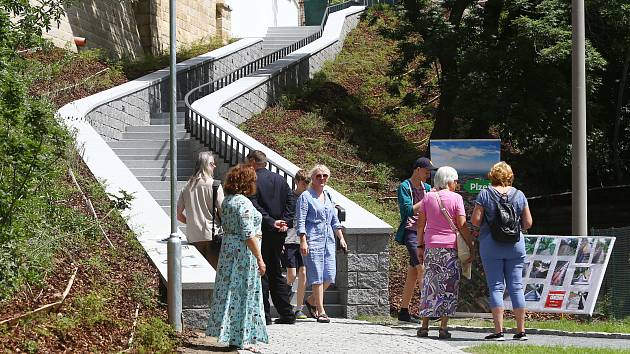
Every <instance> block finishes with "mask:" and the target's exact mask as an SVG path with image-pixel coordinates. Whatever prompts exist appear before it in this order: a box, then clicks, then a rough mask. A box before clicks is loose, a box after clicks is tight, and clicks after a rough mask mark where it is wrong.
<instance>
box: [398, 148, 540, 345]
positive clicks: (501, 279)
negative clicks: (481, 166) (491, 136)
mask: <svg viewBox="0 0 630 354" xmlns="http://www.w3.org/2000/svg"><path fill="white" fill-rule="evenodd" d="M436 170H437V171H436ZM432 171H436V172H435V175H434V178H433V181H434V186H431V185H429V184H428V183H427V182H426V181H427V180H428V178H429V177H430V176H431V172H432ZM488 178H489V179H490V184H491V185H490V187H488V188H487V189H484V190H482V191H481V192H480V193H479V195H478V196H477V198H476V200H475V207H474V209H473V211H472V215H471V220H470V222H471V227H470V228H469V227H468V226H467V223H466V211H465V209H464V202H463V198H462V196H461V195H460V194H458V193H456V192H455V191H457V190H458V189H459V180H458V174H457V171H456V170H455V169H454V168H452V167H449V166H443V167H440V168H436V167H435V166H434V165H433V164H432V162H431V161H430V160H429V159H427V158H424V157H421V158H418V159H417V160H416V161H415V162H414V164H413V167H412V174H411V177H410V178H409V179H406V180H404V181H403V182H402V183H401V184H400V186H399V188H398V204H399V209H400V216H401V223H400V226H399V228H398V230H397V233H396V240H397V241H398V242H399V243H401V244H404V245H405V246H406V247H407V251H408V253H409V267H408V270H407V278H406V282H405V287H404V290H403V297H402V302H401V305H400V310H399V313H398V319H399V320H401V321H411V322H415V321H416V320H417V319H418V320H419V319H421V325H420V328H419V329H418V332H417V335H418V336H419V337H428V335H429V320H430V319H431V318H439V319H440V327H439V330H438V338H440V339H448V338H450V337H451V334H450V333H449V331H448V328H447V325H448V319H449V317H451V316H453V315H454V314H455V311H456V310H457V303H458V297H459V281H460V278H461V276H462V266H463V265H468V264H469V263H471V262H472V261H473V260H474V257H475V252H470V257H468V259H465V260H460V259H459V258H458V242H457V238H458V234H459V235H460V236H459V237H461V239H462V240H463V241H464V242H465V245H466V246H467V247H468V248H469V249H470V250H474V248H473V247H474V242H475V240H476V241H478V242H479V251H480V255H481V261H482V264H483V267H484V270H485V273H486V280H487V285H488V289H489V293H490V307H491V309H492V316H493V320H494V325H495V330H494V333H492V334H490V335H488V336H486V337H485V339H487V340H499V341H501V340H504V338H505V337H504V333H503V312H504V306H503V293H504V291H505V288H506V287H507V290H508V293H509V296H510V299H511V301H512V307H513V311H514V316H515V319H516V325H517V328H516V334H514V337H513V338H514V339H516V340H527V335H526V334H525V299H524V294H523V283H522V270H523V265H524V261H525V243H524V238H523V237H522V235H520V237H519V238H518V240H517V241H515V242H501V241H497V240H496V239H495V237H494V236H493V235H492V230H491V225H493V224H494V223H495V222H496V221H497V220H496V219H497V203H496V201H497V200H500V199H502V198H503V199H504V200H506V201H507V202H508V203H510V204H511V205H512V206H513V208H514V210H515V214H516V215H518V222H519V223H520V229H522V230H527V229H529V228H530V227H531V225H532V217H531V213H530V211H529V207H528V204H527V199H526V198H525V195H524V194H523V192H521V191H519V190H518V189H516V188H514V187H512V183H513V181H514V173H513V172H512V168H511V167H510V165H508V164H507V163H505V162H499V163H496V164H495V165H493V166H492V168H491V169H490V171H489V173H488ZM519 232H520V231H519ZM416 284H420V287H421V289H422V290H421V295H420V296H421V299H420V313H419V317H420V318H413V317H412V315H411V314H410V313H409V304H410V302H411V298H412V296H413V292H414V288H415V287H416Z"/></svg>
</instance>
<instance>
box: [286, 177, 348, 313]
mask: <svg viewBox="0 0 630 354" xmlns="http://www.w3.org/2000/svg"><path fill="white" fill-rule="evenodd" d="M329 177H330V170H329V169H328V167H326V166H325V165H316V166H315V167H313V169H312V170H311V187H310V188H309V189H307V190H306V191H305V192H304V193H302V194H301V195H300V197H299V198H298V200H297V205H296V208H295V209H296V217H295V219H296V220H297V226H296V229H297V233H298V235H300V253H302V257H303V258H304V265H305V266H306V279H307V283H308V284H310V285H311V287H312V290H313V294H312V295H311V296H310V297H309V298H307V299H306V301H305V302H304V303H305V304H306V308H307V309H308V312H309V313H310V315H311V317H313V318H316V319H317V322H320V323H329V322H330V319H329V318H328V316H327V315H326V311H325V310H324V291H326V289H327V288H328V287H329V286H330V284H332V283H334V282H335V275H336V272H337V268H336V260H335V252H336V243H335V234H336V235H337V237H338V238H339V243H340V245H341V247H342V248H343V249H344V250H347V249H348V246H347V245H346V241H345V239H344V237H343V232H342V231H341V223H340V222H339V219H338V218H337V211H336V209H335V203H334V202H333V201H332V199H331V197H330V194H329V193H328V192H327V191H325V190H324V187H325V186H326V182H328V178H329Z"/></svg>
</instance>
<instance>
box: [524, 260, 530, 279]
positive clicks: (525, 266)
mask: <svg viewBox="0 0 630 354" xmlns="http://www.w3.org/2000/svg"><path fill="white" fill-rule="evenodd" d="M528 269H529V262H525V264H523V278H525V277H526V276H527V270H528Z"/></svg>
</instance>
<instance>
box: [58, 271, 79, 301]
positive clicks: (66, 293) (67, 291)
mask: <svg viewBox="0 0 630 354" xmlns="http://www.w3.org/2000/svg"><path fill="white" fill-rule="evenodd" d="M78 271H79V267H76V268H74V272H73V273H72V276H71V277H70V280H68V285H66V290H64V292H63V294H62V295H61V300H60V301H59V307H58V308H57V311H59V309H61V306H62V305H63V303H64V301H66V297H67V296H68V294H69V293H70V288H72V284H74V278H75V277H76V276H77V272H78Z"/></svg>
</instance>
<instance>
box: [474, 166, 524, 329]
mask: <svg viewBox="0 0 630 354" xmlns="http://www.w3.org/2000/svg"><path fill="white" fill-rule="evenodd" d="M488 179H490V184H491V185H490V187H488V188H487V189H484V190H482V191H481V192H480V193H479V195H478V196H477V199H476V200H475V208H474V209H473V213H472V217H471V223H472V224H473V227H476V228H478V229H477V230H478V235H479V237H478V239H479V253H480V255H481V263H482V264H483V269H484V270H485V273H486V281H487V283H488V290H489V293H490V308H491V309H492V319H493V321H494V333H492V334H490V335H488V336H486V337H485V339H487V340H498V341H502V340H504V334H503V309H504V306H503V293H504V291H505V287H506V285H507V290H508V293H509V294H510V300H511V301H512V308H513V310H512V311H513V312H514V317H515V320H516V334H515V335H514V339H516V340H527V335H526V334H525V296H524V294H523V264H524V263H525V240H524V237H523V235H522V234H520V230H519V231H518V233H519V234H520V235H519V236H520V237H519V239H518V241H516V242H500V241H497V240H495V236H496V235H493V234H492V231H491V225H493V223H494V222H496V221H497V207H498V206H497V202H498V201H499V200H500V198H505V200H506V201H507V202H509V203H510V204H511V205H512V207H513V208H514V210H515V212H516V213H515V215H517V216H518V217H519V218H520V220H517V221H518V223H517V225H518V224H520V228H521V229H522V230H527V229H529V228H530V227H531V226H532V215H531V213H530V211H529V206H528V204H527V198H525V194H523V192H521V191H519V190H518V189H516V188H514V187H512V183H513V182H514V173H513V172H512V167H510V165H508V164H507V163H505V162H503V161H501V162H498V163H496V164H494V166H492V168H491V169H490V172H489V173H488Z"/></svg>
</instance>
